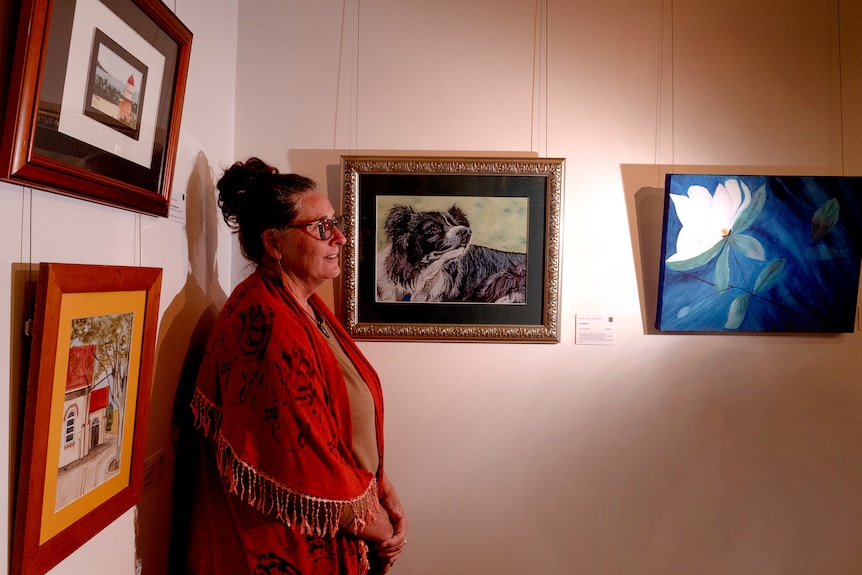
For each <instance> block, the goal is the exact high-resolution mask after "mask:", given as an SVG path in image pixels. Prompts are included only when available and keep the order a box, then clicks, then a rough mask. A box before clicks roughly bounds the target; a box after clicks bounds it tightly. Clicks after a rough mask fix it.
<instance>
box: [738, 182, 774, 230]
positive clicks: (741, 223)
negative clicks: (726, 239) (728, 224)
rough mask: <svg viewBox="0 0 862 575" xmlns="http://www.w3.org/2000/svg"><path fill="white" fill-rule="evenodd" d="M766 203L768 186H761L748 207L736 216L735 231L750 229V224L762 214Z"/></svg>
mask: <svg viewBox="0 0 862 575" xmlns="http://www.w3.org/2000/svg"><path fill="white" fill-rule="evenodd" d="M764 204H766V186H765V185H763V186H760V187H759V188H758V189H757V191H756V192H754V195H753V196H752V197H751V203H750V204H748V207H747V208H745V210H743V212H742V213H741V214H739V217H738V218H736V221H735V222H733V230H732V231H733V232H734V233H736V232H742V231H745V230H746V229H748V226H750V225H751V222H753V221H754V220H755V219H756V218H757V216H759V215H760V212H762V211H763V206H764Z"/></svg>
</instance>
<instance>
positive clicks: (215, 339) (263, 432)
mask: <svg viewBox="0 0 862 575" xmlns="http://www.w3.org/2000/svg"><path fill="white" fill-rule="evenodd" d="M310 303H311V304H312V307H313V308H314V309H316V310H317V311H318V313H319V314H320V315H322V316H323V317H325V319H326V321H327V323H328V324H329V326H330V328H331V330H330V331H331V333H332V336H333V337H336V338H337V339H338V341H339V343H340V344H341V346H342V347H343V348H344V350H345V352H346V353H347V355H348V356H349V357H350V358H351V360H353V362H354V363H355V364H356V367H357V369H358V370H359V373H360V374H361V375H362V377H363V379H364V380H365V382H366V383H367V384H368V387H369V389H370V390H371V394H372V396H373V398H374V403H375V407H376V416H375V422H376V428H377V442H378V446H379V449H380V456H381V468H380V470H379V471H378V473H381V472H382V457H383V398H382V392H381V389H380V381H379V379H378V377H377V374H376V372H375V371H374V369H373V368H372V367H371V365H370V364H369V363H368V361H367V360H366V359H365V357H364V356H363V355H362V353H361V352H360V350H359V349H358V348H357V347H356V345H355V343H354V342H353V341H352V339H351V338H350V337H349V336H348V334H347V333H346V332H345V331H344V329H343V328H342V327H341V325H340V323H339V322H338V321H337V320H336V318H335V317H334V316H333V315H332V313H331V312H330V311H329V310H328V309H327V308H326V306H325V304H324V303H323V302H322V301H321V300H320V299H319V298H318V297H317V296H316V295H315V296H312V298H311V300H310ZM192 411H193V413H194V417H195V426H196V427H197V428H198V429H199V430H200V431H201V432H202V433H203V435H204V437H206V438H207V439H208V440H210V441H209V442H208V445H209V447H210V449H209V451H208V453H207V454H205V457H204V461H203V462H202V467H201V478H200V480H199V483H198V489H197V491H196V500H195V502H194V505H193V517H192V523H191V526H192V527H191V528H192V534H191V536H190V554H189V557H190V563H189V567H190V572H192V573H196V574H198V575H203V574H207V575H209V574H211V573H220V572H224V573H231V575H235V574H236V573H237V571H236V569H238V566H239V565H240V564H244V565H247V567H248V573H254V574H257V573H288V574H302V575H313V574H320V575H333V574H340V573H343V574H351V575H353V574H363V573H365V572H366V571H367V569H368V560H367V556H366V555H367V546H366V545H365V543H364V541H362V540H361V539H359V538H358V537H356V536H355V535H354V534H355V533H357V532H358V531H359V529H361V528H362V526H363V525H364V524H365V522H367V521H372V520H373V518H374V516H375V514H376V513H377V511H378V509H379V507H378V502H377V496H378V495H377V478H376V477H375V476H374V475H372V474H371V473H369V472H367V471H364V470H362V469H360V468H359V466H358V465H357V464H356V462H355V461H354V459H353V455H352V451H351V449H352V424H351V414H350V403H349V399H348V395H347V389H346V386H345V383H344V377H343V376H342V374H341V370H340V368H339V365H338V361H337V360H336V358H335V356H334V355H333V353H332V351H331V350H330V348H329V345H328V344H327V343H326V341H325V340H324V339H323V335H322V334H321V333H320V332H319V331H318V329H317V328H316V327H315V326H314V325H313V324H312V323H311V322H310V321H309V320H308V317H307V316H306V315H304V312H303V311H302V309H301V308H300V307H299V305H298V304H297V302H296V301H295V300H294V298H293V297H292V295H291V294H290V293H289V292H288V291H287V290H286V289H285V288H284V287H283V286H282V285H281V282H280V278H278V277H276V276H275V275H273V274H271V273H270V272H268V271H267V270H265V269H259V270H258V271H256V272H255V273H253V274H252V275H251V276H250V277H248V278H247V279H246V280H245V281H243V282H242V283H241V284H240V285H239V286H237V288H236V290H234V293H233V294H232V295H231V297H230V298H229V300H228V302H227V303H226V305H225V307H224V309H223V310H222V312H221V314H220V315H219V319H218V320H217V322H216V325H215V327H214V329H213V332H212V335H211V337H210V343H209V346H208V349H207V352H206V355H205V356H204V360H203V363H202V365H201V370H200V374H199V376H198V380H197V386H196V388H195V391H194V396H193V399H192ZM345 516H351V517H353V522H352V525H351V531H352V533H351V532H345V531H344V530H343V529H342V530H341V531H339V523H340V522H341V521H342V518H343V517H345ZM237 555H241V556H237Z"/></svg>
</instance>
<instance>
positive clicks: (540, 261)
mask: <svg viewBox="0 0 862 575" xmlns="http://www.w3.org/2000/svg"><path fill="white" fill-rule="evenodd" d="M563 165H564V160H563V159H559V158H447V157H394V156H393V157H389V156H344V157H342V174H343V187H344V190H343V191H344V215H345V216H346V217H347V223H346V234H345V235H346V237H347V242H346V245H345V249H344V266H343V277H342V287H343V313H344V324H345V326H346V328H347V330H348V332H349V333H350V334H351V335H352V336H353V337H354V338H356V339H377V340H439V341H465V342H521V343H557V342H559V341H560V334H559V297H560V245H561V242H560V215H561V209H562V205H561V204H562V190H563ZM451 206H457V208H456V210H457V211H460V212H461V216H464V217H466V219H467V220H469V222H468V221H466V220H464V219H461V220H460V221H459V222H457V223H458V224H459V227H460V228H461V230H460V231H459V232H458V233H461V234H465V235H466V236H469V238H470V240H469V245H470V247H469V248H464V245H463V244H462V246H460V248H461V251H462V253H467V250H472V252H471V253H472V254H476V253H478V251H477V250H476V249H474V246H483V247H482V248H479V249H482V250H484V247H490V248H492V250H491V251H494V252H495V253H496V254H498V255H499V254H501V253H502V252H506V253H507V254H512V255H511V256H509V255H504V256H502V257H503V258H507V259H508V261H509V262H510V263H507V264H505V266H504V267H501V268H499V271H498V272H492V273H496V274H497V277H505V278H506V279H507V280H510V279H512V278H514V280H512V283H517V286H518V289H517V290H515V291H512V292H507V293H506V294H504V295H503V296H502V297H500V296H499V294H498V295H493V296H488V297H486V295H487V293H488V291H487V290H486V287H487V286H488V285H489V283H488V282H487V281H486V282H485V283H483V284H482V287H479V286H478V281H476V282H471V283H472V285H471V286H470V287H469V288H468V287H467V284H466V283H465V282H464V281H462V280H454V281H455V283H458V287H457V288H454V287H453V288H452V290H454V291H452V290H450V291H449V292H448V293H447V294H446V295H440V294H438V293H436V292H435V293H430V292H429V291H427V290H423V289H421V288H418V287H417V286H416V285H415V284H414V285H413V288H414V290H413V291H411V289H409V288H407V289H402V288H401V287H399V288H397V289H395V290H394V291H393V290H389V289H388V288H387V287H381V286H390V287H391V283H387V282H389V280H388V279H387V278H389V277H390V276H389V275H388V274H387V272H386V271H385V270H386V269H391V268H387V266H391V265H393V264H391V263H386V262H387V255H388V254H390V253H391V251H392V248H391V246H392V244H393V240H392V238H391V237H390V236H389V235H388V234H387V231H386V230H387V228H389V227H390V223H389V222H390V221H392V220H391V219H390V218H392V217H393V213H394V211H396V210H402V209H403V210H405V211H406V212H408V213H409V214H411V215H410V217H411V218H414V219H416V218H420V217H424V216H419V215H417V214H419V213H420V212H421V213H422V214H437V216H434V217H437V218H438V219H439V220H440V221H449V222H452V221H453V220H454V219H457V218H456V217H455V216H453V214H455V212H453V211H452V209H451ZM461 216H458V217H461ZM414 223H416V224H417V227H419V226H421V225H423V224H420V223H418V222H414ZM464 228H469V230H465V229H464ZM490 228H493V230H494V231H493V232H491V233H490V234H486V235H485V237H486V238H489V239H493V240H494V241H487V240H486V239H483V238H482V233H483V232H487V231H488V229H490ZM441 233H442V232H441ZM450 233H451V232H450ZM508 243H511V244H516V245H517V247H508V246H507V245H506V244H508ZM490 244H495V245H490ZM387 250H388V251H387ZM447 257H448V256H447ZM458 257H460V256H458ZM489 257H490V256H489ZM453 261H454V260H449V263H448V264H447V271H446V273H447V274H449V273H454V272H451V270H452V268H451V267H450V265H451V263H452V262H453ZM512 262H514V263H512ZM455 265H457V266H459V271H458V272H457V273H460V274H462V275H461V277H462V278H463V277H464V275H465V274H466V275H469V274H472V273H473V272H474V271H475V270H476V269H477V266H476V265H474V264H473V263H470V264H468V263H466V260H465V259H460V260H459V262H458V263H457V264H455ZM468 265H469V266H471V269H469V270H468V269H466V266H468ZM482 265H483V266H484V263H483V264H482ZM417 267H418V266H417ZM450 278H451V276H447V278H446V281H450ZM438 279H439V276H438V277H437V279H435V280H432V282H436V281H437V280H438ZM486 279H487V278H486ZM430 283H431V282H429V283H428V284H425V285H430ZM402 285H403V284H402ZM453 285H454V284H453ZM468 289H469V290H473V291H472V293H470V294H468V293H467V290H468ZM480 289H481V290H484V291H482V294H479V292H478V290H480ZM495 298H497V299H495Z"/></svg>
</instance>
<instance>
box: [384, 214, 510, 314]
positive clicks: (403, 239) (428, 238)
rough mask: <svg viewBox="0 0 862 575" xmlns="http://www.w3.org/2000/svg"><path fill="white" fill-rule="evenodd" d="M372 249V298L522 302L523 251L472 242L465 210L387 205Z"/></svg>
mask: <svg viewBox="0 0 862 575" xmlns="http://www.w3.org/2000/svg"><path fill="white" fill-rule="evenodd" d="M384 232H385V236H386V242H385V245H384V247H383V249H382V250H381V251H380V252H379V253H378V254H377V270H376V274H377V301H389V302H393V301H402V302H404V301H409V302H471V303H498V304H523V303H524V302H525V301H526V299H527V294H526V286H527V256H526V254H524V253H518V252H514V251H505V250H501V249H496V248H492V247H486V246H482V245H476V244H475V243H473V238H474V231H473V229H472V228H471V226H470V221H469V219H468V218H467V215H466V214H465V213H464V211H463V210H462V209H461V208H460V207H459V206H458V205H457V204H453V205H452V206H451V207H450V208H448V210H446V211H434V210H431V211H420V210H417V209H415V208H414V207H412V206H410V205H406V204H396V205H394V206H392V207H391V208H390V209H389V212H388V214H387V216H386V219H385V223H384Z"/></svg>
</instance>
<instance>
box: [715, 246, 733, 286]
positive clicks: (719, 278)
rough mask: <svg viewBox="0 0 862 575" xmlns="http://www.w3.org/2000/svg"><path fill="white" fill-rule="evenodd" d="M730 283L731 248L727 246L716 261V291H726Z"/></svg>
mask: <svg viewBox="0 0 862 575" xmlns="http://www.w3.org/2000/svg"><path fill="white" fill-rule="evenodd" d="M729 285H730V248H729V247H728V246H725V247H724V249H723V250H722V251H721V255H720V256H718V260H716V262H715V291H724V290H726V289H727V286H729Z"/></svg>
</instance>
